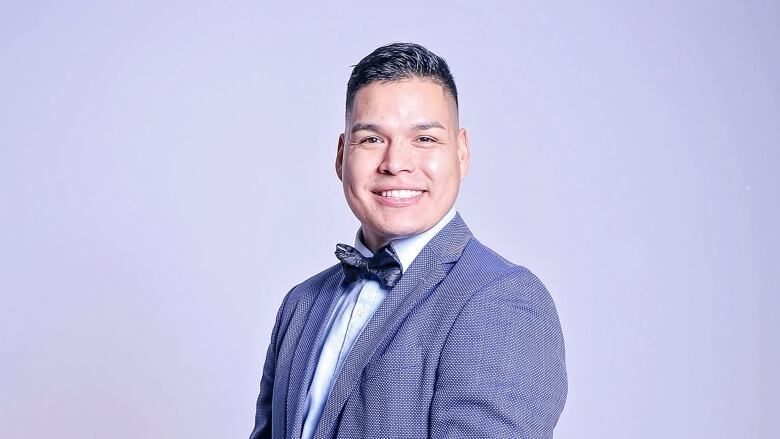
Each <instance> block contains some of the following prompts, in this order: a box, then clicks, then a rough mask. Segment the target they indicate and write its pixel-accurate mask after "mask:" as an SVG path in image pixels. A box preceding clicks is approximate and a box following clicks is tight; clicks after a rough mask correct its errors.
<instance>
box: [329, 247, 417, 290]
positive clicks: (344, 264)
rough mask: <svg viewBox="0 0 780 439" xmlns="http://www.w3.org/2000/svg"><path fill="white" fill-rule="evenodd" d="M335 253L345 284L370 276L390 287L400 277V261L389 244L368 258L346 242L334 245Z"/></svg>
mask: <svg viewBox="0 0 780 439" xmlns="http://www.w3.org/2000/svg"><path fill="white" fill-rule="evenodd" d="M335 253H336V257H337V258H339V260H340V261H341V268H342V269H343V270H344V282H345V283H347V284H351V283H354V282H357V281H358V280H359V279H360V278H372V279H374V280H377V281H379V283H380V284H382V286H383V287H388V288H392V287H393V285H395V283H396V282H398V279H399V278H400V277H401V261H399V260H398V256H396V254H395V250H394V249H393V246H392V245H390V244H387V245H386V246H384V247H382V248H381V249H379V251H378V252H376V254H375V255H373V256H371V257H368V258H367V257H365V256H363V255H362V254H360V252H359V251H357V249H355V248H354V247H352V246H349V245H346V244H338V245H336V252H335Z"/></svg>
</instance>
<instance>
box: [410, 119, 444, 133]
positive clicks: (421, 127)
mask: <svg viewBox="0 0 780 439" xmlns="http://www.w3.org/2000/svg"><path fill="white" fill-rule="evenodd" d="M413 128H414V129H415V130H420V131H423V130H431V129H434V128H441V129H446V128H444V126H443V125H442V124H440V123H439V122H436V121H435V120H434V121H431V122H423V123H418V124H417V125H415V126H414V127H413Z"/></svg>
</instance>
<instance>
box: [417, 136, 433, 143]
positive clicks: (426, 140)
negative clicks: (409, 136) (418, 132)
mask: <svg viewBox="0 0 780 439" xmlns="http://www.w3.org/2000/svg"><path fill="white" fill-rule="evenodd" d="M417 141H418V142H421V143H430V142H435V141H436V139H434V138H433V137H431V136H420V137H418V138H417Z"/></svg>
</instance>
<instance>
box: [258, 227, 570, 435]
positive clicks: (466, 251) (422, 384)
mask: <svg viewBox="0 0 780 439" xmlns="http://www.w3.org/2000/svg"><path fill="white" fill-rule="evenodd" d="M342 280H343V273H342V271H341V269H340V266H339V265H336V266H334V267H331V268H329V269H327V270H325V271H323V272H322V273H320V274H318V275H316V276H314V277H312V278H310V279H309V280H307V281H305V282H303V283H302V284H300V285H298V286H296V287H295V288H293V289H292V290H291V291H290V292H289V293H288V294H287V296H286V297H285V300H284V301H283V303H282V306H281V308H280V310H279V313H278V315H277V319H276V323H275V325H274V330H273V332H272V335H271V343H270V346H269V348H268V353H267V356H266V362H265V366H264V369H263V378H262V381H261V384H260V394H259V396H258V401H257V414H256V417H255V428H254V430H253V431H252V434H251V436H250V437H251V438H252V439H256V438H277V439H281V438H293V439H298V438H300V431H301V425H302V421H303V410H302V406H303V405H304V404H303V403H304V402H305V398H306V393H307V389H308V387H309V383H310V382H311V379H312V375H313V373H314V369H315V366H316V359H314V358H313V357H316V355H312V353H313V352H314V350H315V349H316V347H317V346H320V345H321V343H322V340H323V339H324V337H325V335H326V333H327V327H326V326H327V325H326V322H328V321H329V316H331V315H332V314H333V312H334V309H335V308H336V304H337V302H338V298H339V285H340V283H341V281H342ZM566 389H567V386H566V368H565V358H564V345H563V336H562V334H561V329H560V324H559V322H558V316H557V313H556V311H555V306H554V304H553V301H552V298H551V297H550V295H549V293H548V292H547V290H546V289H545V288H544V286H543V285H542V284H541V282H540V281H539V280H538V279H537V278H536V276H534V275H533V274H532V273H531V272H530V271H528V270H527V269H526V268H524V267H520V266H517V265H514V264H511V263H509V262H508V261H506V260H505V259H503V258H501V257H500V256H498V255H497V254H495V253H494V252H492V251H491V250H489V249H488V248H487V247H485V246H484V245H482V244H481V243H479V242H478V241H477V240H476V239H474V238H473V237H472V235H471V233H470V231H469V230H468V228H467V227H466V225H465V224H464V223H463V221H462V220H461V218H460V216H459V215H458V216H456V217H455V219H454V220H453V221H451V222H450V223H449V224H447V226H446V227H444V228H443V229H442V230H441V231H440V232H439V233H437V234H436V236H435V237H434V238H433V239H431V241H430V242H429V243H428V244H427V245H426V246H425V247H424V248H423V249H422V251H421V252H420V254H419V255H418V256H417V258H416V259H415V260H414V262H413V263H412V264H411V266H409V268H408V270H405V272H404V274H403V276H401V278H400V280H399V281H398V283H397V284H396V285H395V286H394V287H393V288H392V289H391V290H390V291H389V292H388V294H387V296H386V297H385V299H384V301H382V303H381V304H380V305H379V307H378V308H377V309H376V312H375V313H374V315H373V316H372V317H371V319H370V320H369V321H368V323H366V325H365V328H363V331H362V333H361V334H360V336H359V337H358V338H357V339H356V340H355V344H354V345H353V347H352V350H351V352H350V353H349V355H348V356H347V357H346V359H345V361H344V363H343V365H342V367H341V370H340V371H339V372H338V374H337V376H336V378H335V381H334V382H333V386H332V389H331V391H330V394H329V396H328V398H327V402H326V403H325V406H324V408H323V411H322V416H321V418H320V422H319V424H318V426H317V428H316V430H315V432H314V437H315V438H318V439H325V438H426V437H430V438H449V437H463V438H482V437H494V438H516V437H519V438H551V437H552V432H553V428H554V426H555V424H556V423H557V420H558V417H559V416H560V413H561V411H562V410H563V406H564V403H565V399H566Z"/></svg>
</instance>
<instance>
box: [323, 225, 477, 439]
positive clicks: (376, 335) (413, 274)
mask: <svg viewBox="0 0 780 439" xmlns="http://www.w3.org/2000/svg"><path fill="white" fill-rule="evenodd" d="M469 239H471V232H470V231H469V229H468V227H466V224H465V223H464V222H463V220H462V219H461V217H460V215H459V214H457V215H455V218H453V219H452V221H450V222H449V224H447V225H446V226H445V227H444V228H443V229H442V230H441V231H440V232H439V233H437V234H436V236H434V237H433V239H431V241H430V242H429V243H428V244H427V245H426V246H425V247H424V248H423V250H422V251H421V252H420V254H419V255H417V258H415V260H414V262H413V263H412V265H411V266H410V267H409V269H408V270H407V272H405V273H404V274H403V276H401V279H400V280H399V281H398V283H397V284H396V285H395V287H393V289H392V290H390V291H389V292H388V294H387V297H386V298H385V300H384V301H383V302H382V304H381V305H379V307H378V308H377V310H376V312H375V314H374V315H373V316H372V317H371V319H370V320H369V321H368V323H367V324H366V326H365V328H364V329H363V332H362V333H361V334H360V336H358V338H357V340H356V341H355V345H354V346H353V347H352V350H351V351H350V353H349V355H348V356H347V358H346V359H345V360H344V365H343V366H342V368H341V371H340V372H339V375H338V377H337V378H336V381H335V383H334V384H333V388H332V389H331V392H330V395H329V396H328V399H327V402H326V403H325V408H324V410H323V413H322V417H321V418H320V422H319V425H318V426H317V430H316V431H315V433H314V437H315V438H323V439H325V438H331V437H334V435H335V432H333V429H334V428H335V423H336V420H337V419H338V418H339V413H340V412H341V409H342V407H343V406H344V404H345V403H346V400H347V398H348V397H349V395H350V394H351V393H352V391H353V390H354V388H355V384H357V382H358V380H359V378H360V376H361V374H362V373H363V369H365V367H366V366H367V365H368V363H369V362H370V361H371V359H372V357H373V356H374V354H375V352H376V351H377V349H378V348H379V347H380V346H382V345H383V344H384V343H385V342H387V341H388V339H389V338H390V337H391V336H392V335H393V334H395V333H396V329H397V328H398V327H399V326H400V325H401V323H403V321H404V318H405V317H406V315H407V314H409V312H411V311H412V309H414V307H415V306H416V305H417V304H418V303H420V301H421V300H422V299H423V298H424V297H425V296H426V295H427V294H428V293H430V292H431V291H432V290H433V289H434V288H436V286H437V285H438V284H439V282H441V281H442V280H443V279H444V277H445V276H446V275H447V273H448V272H449V270H450V268H452V264H453V263H454V262H455V261H457V260H458V258H459V257H460V254H461V253H462V252H463V248H464V247H465V246H466V244H467V243H468V241H469Z"/></svg>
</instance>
